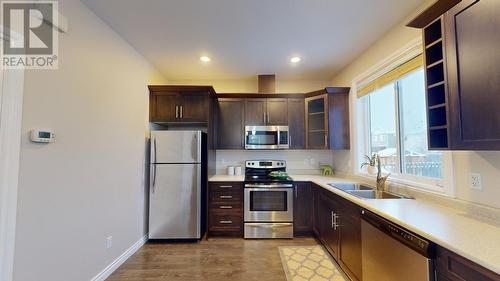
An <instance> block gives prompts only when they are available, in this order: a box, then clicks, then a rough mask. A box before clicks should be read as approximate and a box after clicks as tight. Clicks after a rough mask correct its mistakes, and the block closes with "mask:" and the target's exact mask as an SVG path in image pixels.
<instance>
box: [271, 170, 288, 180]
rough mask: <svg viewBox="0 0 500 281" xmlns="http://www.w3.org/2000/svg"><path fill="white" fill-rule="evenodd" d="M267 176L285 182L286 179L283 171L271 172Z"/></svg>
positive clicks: (286, 175)
mask: <svg viewBox="0 0 500 281" xmlns="http://www.w3.org/2000/svg"><path fill="white" fill-rule="evenodd" d="M269 176H270V177H271V178H273V179H277V180H286V179H287V178H288V174H287V172H283V171H272V172H270V173H269Z"/></svg>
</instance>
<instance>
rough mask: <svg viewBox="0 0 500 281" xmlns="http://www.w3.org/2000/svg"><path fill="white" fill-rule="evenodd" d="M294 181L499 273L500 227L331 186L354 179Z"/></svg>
mask: <svg viewBox="0 0 500 281" xmlns="http://www.w3.org/2000/svg"><path fill="white" fill-rule="evenodd" d="M290 176H291V177H292V178H293V180H294V181H310V182H313V183H315V184H317V185H319V186H321V187H323V188H325V189H327V190H329V191H331V192H333V193H335V194H337V195H339V196H341V197H343V198H345V199H347V200H349V201H351V202H354V203H356V204H358V205H359V206H361V207H362V208H365V209H366V210H369V211H371V212H373V213H375V214H378V215H379V216H382V217H384V218H386V219H388V220H390V221H392V222H394V223H396V224H398V225H400V226H402V227H404V228H406V229H408V230H410V231H412V232H414V233H416V234H419V235H420V236H422V237H425V238H427V239H429V240H430V241H432V242H434V243H436V244H439V245H441V246H443V247H444V248H447V249H449V250H451V251H453V252H455V253H457V254H459V255H461V256H463V257H465V258H467V259H470V260H471V261H473V262H476V263H478V264H480V265H482V266H484V267H485V268H487V269H490V270H492V271H494V272H496V273H498V274H500V226H498V225H494V224H491V223H488V222H485V221H481V220H479V219H477V218H474V217H471V216H469V215H468V214H467V213H465V212H463V211H460V210H455V209H453V208H448V207H443V206H440V205H438V204H436V203H435V202H430V201H427V200H423V199H419V198H417V199H415V200H413V199H397V200H394V199H361V198H358V197H355V196H353V195H350V194H348V193H346V192H343V191H341V190H339V189H336V188H334V187H331V186H329V185H328V183H332V182H356V180H353V179H347V178H338V177H326V176H315V175H290ZM243 180H244V176H224V175H217V176H213V177H211V178H210V179H209V181H243Z"/></svg>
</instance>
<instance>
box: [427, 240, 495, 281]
mask: <svg viewBox="0 0 500 281" xmlns="http://www.w3.org/2000/svg"><path fill="white" fill-rule="evenodd" d="M436 272H437V276H438V281H448V280H450V281H472V280H474V281H475V280H477V281H498V280H500V275H498V274H496V273H494V272H492V271H490V270H488V269H486V268H484V267H482V266H480V265H478V264H476V263H474V262H472V261H469V260H468V259H466V258H464V257H462V256H459V255H457V254H455V253H453V252H451V251H448V250H447V249H444V248H442V247H438V250H437V257H436Z"/></svg>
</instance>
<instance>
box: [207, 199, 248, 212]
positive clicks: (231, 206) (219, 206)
mask: <svg viewBox="0 0 500 281" xmlns="http://www.w3.org/2000/svg"><path fill="white" fill-rule="evenodd" d="M228 201H229V200H228ZM241 208H242V206H241V202H240V201H238V202H235V201H234V200H233V201H229V202H215V203H211V204H210V211H227V212H229V211H232V210H238V211H240V210H241Z"/></svg>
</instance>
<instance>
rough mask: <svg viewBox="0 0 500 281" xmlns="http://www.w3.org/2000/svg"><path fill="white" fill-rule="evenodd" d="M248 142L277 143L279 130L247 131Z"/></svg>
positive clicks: (260, 143)
mask: <svg viewBox="0 0 500 281" xmlns="http://www.w3.org/2000/svg"><path fill="white" fill-rule="evenodd" d="M246 143H247V144H248V145H276V144H277V143H278V132H277V131H247V134H246Z"/></svg>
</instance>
